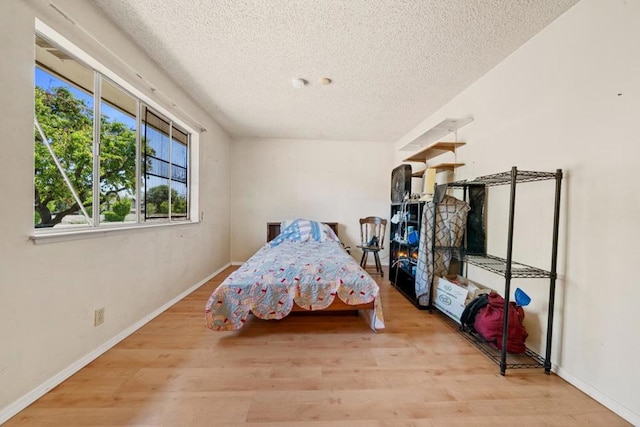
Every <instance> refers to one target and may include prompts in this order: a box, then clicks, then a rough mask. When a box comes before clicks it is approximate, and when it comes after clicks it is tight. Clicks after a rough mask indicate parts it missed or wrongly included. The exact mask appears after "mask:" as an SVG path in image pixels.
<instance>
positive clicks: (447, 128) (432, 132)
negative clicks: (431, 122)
mask: <svg viewBox="0 0 640 427" xmlns="http://www.w3.org/2000/svg"><path fill="white" fill-rule="evenodd" d="M472 121H473V117H467V118H464V119H445V120H443V121H441V122H440V123H438V124H437V125H435V126H434V127H432V128H431V129H429V130H427V131H426V132H424V133H423V134H422V135H420V136H418V137H417V138H416V139H414V140H413V141H411V142H410V143H408V144H406V145H405V146H404V147H402V148H400V151H414V150H419V149H420V148H423V147H424V146H426V145H428V144H431V143H432V142H434V141H437V140H438V139H440V138H442V137H443V136H446V135H448V134H450V133H454V132H457V130H458V129H460V128H461V127H463V126H466V125H468V124H469V123H471V122H472Z"/></svg>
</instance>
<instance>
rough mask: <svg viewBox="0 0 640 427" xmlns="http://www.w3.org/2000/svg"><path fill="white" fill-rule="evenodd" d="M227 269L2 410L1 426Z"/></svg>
mask: <svg viewBox="0 0 640 427" xmlns="http://www.w3.org/2000/svg"><path fill="white" fill-rule="evenodd" d="M227 267H229V264H226V265H225V266H224V267H222V268H220V269H219V270H217V271H215V272H213V273H211V274H210V275H209V276H207V277H205V278H204V279H202V280H201V281H199V282H198V283H196V284H195V285H193V286H191V287H190V288H189V289H187V290H186V291H184V292H182V293H181V294H180V295H178V296H177V297H175V298H173V299H172V300H171V301H169V302H167V303H166V304H164V305H163V306H162V307H160V308H158V309H156V310H154V311H153V312H151V313H150V314H148V315H146V316H145V317H144V318H142V319H141V320H140V321H138V322H136V323H134V324H133V325H131V326H130V327H128V328H127V329H125V330H124V331H122V332H120V333H119V334H118V335H116V336H114V337H113V338H111V339H110V340H109V341H107V342H105V343H104V344H102V345H101V346H100V347H98V348H96V349H95V350H93V351H92V352H90V353H89V354H87V355H85V356H83V357H81V358H80V359H78V360H76V361H75V362H74V363H72V364H71V365H69V366H67V367H66V368H64V369H63V370H62V371H60V372H58V373H57V374H55V375H54V376H53V377H51V378H49V379H48V380H47V381H45V382H44V383H42V384H40V385H39V386H38V387H36V388H34V389H33V390H31V391H30V392H28V393H27V394H25V395H24V396H22V397H20V398H19V399H18V400H16V401H15V402H13V403H11V404H9V405H8V406H7V407H5V408H2V410H0V425H1V424H3V423H4V422H6V421H8V420H9V419H10V418H11V417H13V416H15V415H16V414H17V413H18V412H20V411H22V410H23V409H24V408H26V407H27V406H29V405H31V404H32V403H33V402H35V401H36V400H38V399H39V398H41V397H42V396H43V395H45V394H46V393H47V392H48V391H49V390H51V389H52V388H54V387H56V386H57V385H59V384H60V383H62V382H63V381H64V380H66V379H67V378H69V377H70V376H71V375H73V374H75V373H76V372H78V371H79V370H80V369H82V368H84V367H85V366H87V365H88V364H89V363H91V362H92V361H94V360H95V359H97V358H98V357H99V356H101V355H102V354H103V353H105V352H106V351H107V350H109V349H110V348H111V347H113V346H115V345H116V344H118V343H119V342H120V341H122V340H124V339H125V338H127V337H128V336H129V335H131V334H132V333H134V332H135V331H137V330H138V329H140V328H141V327H143V326H144V325H146V324H147V323H149V322H150V321H151V320H152V319H154V318H155V317H157V316H158V315H160V314H162V313H163V312H164V311H165V310H167V309H168V308H169V307H171V306H172V305H174V304H175V303H177V302H178V301H180V300H181V299H183V298H184V297H186V296H187V295H189V294H190V293H191V292H193V291H195V290H196V289H198V288H199V287H200V286H202V285H204V284H205V283H206V282H208V281H209V280H211V279H212V278H213V277H214V276H216V275H217V274H219V273H220V272H222V271H223V270H224V269H225V268H227ZM203 310H204V305H203ZM203 312H204V311H203Z"/></svg>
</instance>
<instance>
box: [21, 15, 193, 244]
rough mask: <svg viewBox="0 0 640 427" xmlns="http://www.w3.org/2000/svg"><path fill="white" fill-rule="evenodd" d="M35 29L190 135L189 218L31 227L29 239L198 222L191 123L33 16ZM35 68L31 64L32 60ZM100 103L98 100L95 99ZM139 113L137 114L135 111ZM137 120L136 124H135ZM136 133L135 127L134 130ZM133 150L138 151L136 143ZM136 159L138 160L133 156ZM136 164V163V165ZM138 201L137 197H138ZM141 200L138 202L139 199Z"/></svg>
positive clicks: (61, 238) (58, 238) (60, 238)
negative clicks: (61, 226)
mask: <svg viewBox="0 0 640 427" xmlns="http://www.w3.org/2000/svg"><path fill="white" fill-rule="evenodd" d="M35 32H36V34H37V35H40V36H42V37H44V38H46V39H48V40H50V41H52V42H54V43H55V44H57V45H58V46H59V47H60V48H62V49H64V50H65V51H67V52H68V53H69V54H71V55H72V56H74V57H75V58H77V59H78V60H79V61H81V62H82V63H84V64H85V65H86V66H87V67H89V68H91V69H93V70H94V71H97V72H98V73H100V74H102V75H103V76H104V77H106V78H108V79H109V80H111V81H112V82H113V83H115V84H117V85H118V86H120V87H121V88H122V89H123V90H125V91H127V92H129V93H130V94H131V95H132V96H134V97H136V98H138V100H139V101H141V102H143V103H145V104H147V105H148V106H149V107H150V108H152V109H154V110H155V111H157V112H158V113H161V114H163V115H165V116H166V117H167V118H169V119H170V120H171V121H172V122H174V123H176V124H177V125H179V126H180V127H181V128H183V129H184V130H185V131H187V132H188V133H189V134H190V141H189V158H188V165H189V167H188V177H187V179H188V183H189V184H188V192H189V219H188V220H182V221H176V222H170V221H168V222H153V223H149V224H147V223H141V222H136V223H131V224H121V225H112V224H104V223H101V224H100V225H99V226H97V227H88V228H77V229H76V228H61V229H55V228H51V229H34V230H33V234H32V235H31V236H30V238H31V240H32V241H33V242H34V243H36V244H40V243H50V242H58V241H65V240H75V239H83V238H92V237H98V236H105V235H108V234H109V235H110V234H112V233H118V232H128V231H130V230H139V229H149V228H156V227H171V226H180V225H185V224H197V223H199V222H200V215H199V185H198V176H199V158H200V156H199V151H200V150H199V146H200V133H199V132H198V131H197V130H195V129H194V128H193V127H192V126H190V125H188V124H187V123H185V122H184V121H183V120H181V119H180V118H179V117H176V116H175V115H174V114H171V113H170V112H169V111H168V110H167V109H166V108H163V107H162V106H161V105H160V104H158V103H157V102H155V101H154V100H153V99H152V98H150V97H148V96H147V95H145V94H144V93H143V92H142V91H140V90H138V89H137V88H136V87H135V86H133V85H132V84H130V83H129V82H127V81H126V80H124V79H122V78H121V77H120V76H118V75H117V74H115V73H114V72H112V71H111V70H110V69H109V68H107V67H106V66H104V65H103V64H102V63H100V62H98V61H96V60H95V59H94V58H92V57H91V56H90V55H88V54H87V53H85V52H84V51H83V50H81V49H80V48H78V47H77V46H76V45H74V44H73V43H71V42H70V41H69V40H67V39H66V38H65V37H63V36H62V35H60V34H59V33H58V32H57V31H55V30H54V29H52V28H51V27H49V26H48V25H47V24H45V23H44V22H42V21H40V20H38V19H36V22H35ZM34 67H35V63H34ZM97 102H100V100H97ZM138 115H139V113H138ZM139 121H140V120H139V119H138V124H139ZM136 132H137V133H139V126H138V129H137V130H136ZM137 145H138V148H137V150H136V151H139V150H140V147H139V145H140V144H137ZM136 156H138V157H139V156H140V153H138V152H137V153H136ZM136 162H137V163H139V162H140V159H139V158H138V159H136ZM138 167H139V166H138ZM139 185H140V183H139V182H137V183H136V191H138V192H139ZM138 200H139V199H138ZM140 202H142V201H140Z"/></svg>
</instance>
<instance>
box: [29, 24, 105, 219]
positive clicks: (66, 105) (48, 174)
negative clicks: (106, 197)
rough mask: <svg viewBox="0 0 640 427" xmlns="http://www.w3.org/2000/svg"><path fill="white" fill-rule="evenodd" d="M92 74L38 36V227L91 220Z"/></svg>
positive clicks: (36, 191)
mask: <svg viewBox="0 0 640 427" xmlns="http://www.w3.org/2000/svg"><path fill="white" fill-rule="evenodd" d="M93 75H94V74H93V71H92V70H90V69H89V68H87V67H85V66H84V65H82V64H80V63H79V62H77V61H76V60H75V59H74V58H71V57H69V56H68V55H66V54H65V53H64V52H62V51H60V50H59V49H58V48H57V47H56V46H54V45H52V44H51V43H49V42H48V41H46V40H44V39H42V38H41V37H36V67H35V83H36V87H35V115H36V119H37V122H38V123H39V125H40V127H41V129H42V131H43V133H44V138H45V140H43V139H42V138H41V136H40V132H39V131H36V132H35V146H34V148H35V171H34V184H35V199H34V209H35V212H34V224H35V226H36V227H54V226H56V227H62V226H86V225H88V224H89V221H90V219H89V218H88V216H90V215H91V210H92V200H93V197H92V187H93ZM56 161H57V162H58V164H56ZM74 193H75V194H74ZM82 208H84V211H85V212H86V215H85V214H84V213H83V209H82Z"/></svg>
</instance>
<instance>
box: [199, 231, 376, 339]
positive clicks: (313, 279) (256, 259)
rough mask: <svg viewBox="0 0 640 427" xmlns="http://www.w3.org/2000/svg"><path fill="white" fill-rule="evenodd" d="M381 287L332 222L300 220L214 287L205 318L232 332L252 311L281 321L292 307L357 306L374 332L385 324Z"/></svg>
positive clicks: (213, 326) (214, 326)
mask: <svg viewBox="0 0 640 427" xmlns="http://www.w3.org/2000/svg"><path fill="white" fill-rule="evenodd" d="M334 228H336V229H337V227H334ZM379 292H380V289H379V287H378V284H377V283H376V282H375V281H374V280H373V279H372V278H371V276H369V274H368V273H367V272H366V271H364V270H363V269H362V267H360V265H359V264H358V262H357V261H356V260H355V259H354V258H353V257H351V256H350V255H349V254H348V253H347V252H346V251H345V250H344V248H343V247H342V245H341V243H340V240H339V239H338V237H337V235H336V233H335V232H334V231H333V229H332V228H331V227H329V226H328V225H326V224H323V223H319V222H315V221H308V220H305V219H297V220H294V221H292V222H291V223H290V224H287V225H286V227H283V229H282V231H281V232H280V234H278V235H277V236H276V237H275V238H273V239H272V240H270V241H269V242H268V243H267V244H266V245H264V246H263V247H262V248H260V249H259V250H258V251H257V252H256V253H255V254H254V255H253V256H252V257H251V258H249V259H248V260H247V262H245V263H244V264H243V265H242V266H240V268H238V269H237V270H236V271H234V272H233V273H231V274H230V275H229V276H228V277H227V278H226V279H225V280H224V281H223V282H222V283H221V284H220V286H218V287H217V288H216V289H215V290H214V291H213V293H212V294H211V296H210V297H209V299H208V300H207V303H206V305H205V319H206V324H207V327H209V328H210V329H213V330H216V331H233V330H237V329H240V328H241V327H242V326H243V325H244V323H245V322H246V319H247V317H248V316H249V314H250V313H253V315H255V316H256V317H258V318H260V319H265V320H277V319H282V318H284V317H286V316H288V315H289V314H290V313H291V312H292V311H317V310H332V311H344V310H350V311H356V310H357V311H358V313H359V314H360V315H361V316H362V317H364V318H365V319H366V320H367V322H368V323H369V325H370V327H371V328H372V329H373V330H374V331H375V330H378V329H382V328H384V321H383V316H382V305H381V302H380V298H379Z"/></svg>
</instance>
